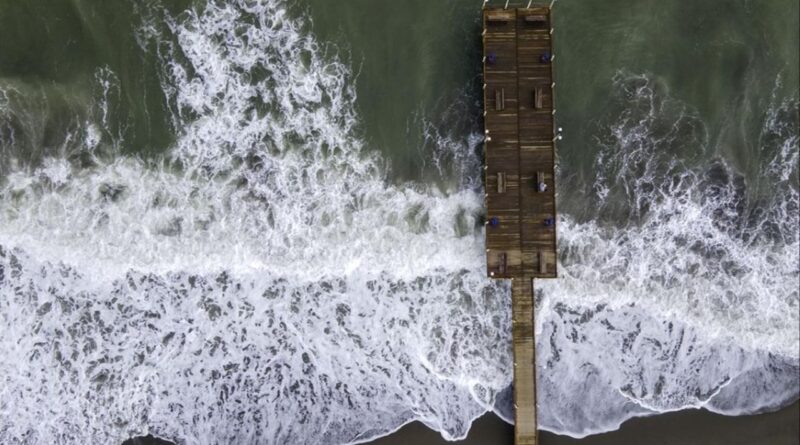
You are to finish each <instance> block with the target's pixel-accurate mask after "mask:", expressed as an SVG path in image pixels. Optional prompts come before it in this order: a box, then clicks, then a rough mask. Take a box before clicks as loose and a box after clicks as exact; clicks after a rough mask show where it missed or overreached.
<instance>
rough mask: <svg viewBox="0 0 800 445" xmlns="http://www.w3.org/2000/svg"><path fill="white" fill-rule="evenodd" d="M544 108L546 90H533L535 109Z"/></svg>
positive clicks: (537, 88) (539, 88) (538, 88)
mask: <svg viewBox="0 0 800 445" xmlns="http://www.w3.org/2000/svg"><path fill="white" fill-rule="evenodd" d="M543 107H544V89H543V88H542V87H536V88H534V89H533V108H535V109H537V110H541V109H542V108H543Z"/></svg>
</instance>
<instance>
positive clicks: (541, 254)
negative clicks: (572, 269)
mask: <svg viewBox="0 0 800 445" xmlns="http://www.w3.org/2000/svg"><path fill="white" fill-rule="evenodd" d="M538 257H539V274H541V275H544V274H546V273H547V263H546V262H545V260H544V252H542V251H541V250H540V251H539V254H538Z"/></svg>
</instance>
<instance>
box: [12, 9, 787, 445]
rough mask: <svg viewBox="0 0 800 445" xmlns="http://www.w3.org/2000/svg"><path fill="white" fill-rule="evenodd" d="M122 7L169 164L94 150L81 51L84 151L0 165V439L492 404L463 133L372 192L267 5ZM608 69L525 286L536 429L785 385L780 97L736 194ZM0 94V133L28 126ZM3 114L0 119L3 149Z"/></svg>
mask: <svg viewBox="0 0 800 445" xmlns="http://www.w3.org/2000/svg"><path fill="white" fill-rule="evenodd" d="M140 14H141V18H142V24H141V26H140V27H139V33H138V35H137V41H138V42H139V45H140V46H141V49H142V51H147V52H154V53H157V54H158V55H159V58H160V60H161V61H162V65H163V70H162V72H161V77H162V88H163V91H164V95H165V100H166V101H167V103H168V104H169V109H170V112H171V116H170V119H171V121H172V126H173V128H174V129H175V132H176V134H177V140H176V142H175V144H174V146H173V147H172V148H171V150H170V152H169V153H168V154H167V155H166V156H165V157H164V158H163V159H158V160H152V159H151V160H143V159H137V158H133V157H129V156H122V155H119V154H118V152H117V151H115V150H116V148H115V147H118V146H119V145H120V144H124V143H125V141H123V140H120V139H119V137H117V136H115V135H114V134H112V132H110V131H109V130H108V125H107V124H106V122H107V121H106V118H105V116H107V113H108V110H110V109H113V107H114V106H115V104H114V100H115V99H114V98H115V97H116V96H118V95H119V92H118V80H116V76H115V74H114V73H113V72H110V70H108V69H107V68H101V69H99V70H98V72H97V76H96V83H97V90H98V93H97V94H96V97H95V98H94V101H93V102H92V105H90V106H89V108H88V109H86V110H84V111H82V112H80V113H78V112H76V116H78V117H77V118H76V120H75V122H73V123H71V124H70V125H71V126H69V130H68V132H67V133H68V136H67V138H66V139H67V140H68V143H67V142H65V146H68V147H70V148H69V150H78V151H79V152H80V154H81V156H80V157H79V158H80V159H87V158H88V159H92V160H93V162H91V163H85V162H78V161H76V160H75V158H76V157H75V156H65V155H60V154H59V152H58V151H56V152H49V153H48V154H47V156H45V158H44V160H43V161H42V162H41V163H40V164H39V166H38V167H37V168H34V169H26V168H22V167H14V166H15V165H16V164H15V163H14V162H9V163H8V165H9V166H10V167H9V173H8V174H7V175H6V177H5V178H4V179H3V180H2V182H0V223H1V224H0V295H2V299H0V317H2V319H3V323H2V328H0V354H2V356H3V357H5V358H6V360H4V361H3V362H2V363H0V376H2V378H3V380H4V385H3V386H2V388H0V412H2V413H3V415H2V416H0V419H1V420H0V441H2V442H3V443H9V444H15V443H92V442H102V443H113V442H115V441H116V442H121V441H122V440H124V439H125V438H127V437H130V436H134V435H143V434H147V433H152V434H155V435H158V436H161V437H167V438H170V439H174V440H176V441H178V442H179V443H198V444H202V443H306V444H314V443H318V444H331V443H342V444H345V443H357V442H363V441H367V440H368V439H370V438H374V437H377V436H381V435H385V434H387V433H389V432H391V431H394V430H396V429H397V428H399V427H400V426H401V425H403V424H405V423H407V422H410V421H413V420H421V421H423V422H424V423H425V424H426V425H428V426H430V427H431V428H434V429H436V430H438V431H441V433H442V435H443V436H444V437H445V438H447V439H456V438H461V437H464V436H465V435H466V433H467V431H468V429H469V426H470V424H471V422H472V421H473V420H474V419H475V418H477V417H478V416H480V415H482V414H483V413H485V412H486V411H488V410H495V411H496V412H498V414H500V415H501V416H503V417H505V418H506V419H509V418H510V415H509V410H510V409H511V404H510V403H509V402H508V400H507V397H506V395H507V392H506V391H505V390H506V388H507V387H508V385H509V384H510V382H511V369H512V358H511V353H510V348H509V346H510V338H509V337H510V305H509V300H508V298H509V291H508V288H507V286H506V285H504V284H502V283H493V282H490V281H488V280H487V279H486V278H485V273H484V263H483V262H484V253H483V232H482V223H481V221H482V218H483V216H482V212H483V197H482V192H481V191H480V190H478V189H476V184H477V181H476V180H475V179H474V178H478V177H479V171H476V170H478V169H477V168H476V166H477V165H479V164H478V163H477V162H476V159H475V157H474V155H468V156H464V155H463V154H460V153H464V152H467V153H469V152H471V149H472V148H473V146H474V144H477V143H478V141H479V140H478V139H477V136H475V135H471V136H469V137H467V139H468V140H469V143H468V144H463V143H461V144H459V143H457V142H455V141H456V139H451V138H449V137H448V136H447V135H441V134H437V133H436V131H435V130H433V129H427V130H426V131H429V132H430V133H431V135H430V138H431V139H432V140H435V141H437V143H439V146H440V148H438V151H437V154H436V156H437V158H436V159H435V165H436V167H437V168H441V167H440V165H445V164H446V163H442V164H440V163H439V162H438V159H440V157H441V158H444V159H445V160H450V159H456V160H457V162H456V164H458V165H460V166H462V167H463V168H460V169H457V170H458V174H459V175H467V176H470V178H469V179H462V180H460V184H461V185H462V186H461V187H460V189H459V190H456V191H452V192H448V193H444V192H441V191H439V189H438V188H436V187H432V186H425V185H421V184H416V183H414V184H404V185H391V184H389V181H387V180H386V178H387V169H388V168H390V166H387V165H386V162H385V161H384V160H383V159H381V158H380V157H378V156H376V155H375V154H374V151H373V150H369V149H368V147H365V146H364V143H363V141H362V140H361V139H360V138H359V137H358V131H357V128H358V116H357V115H356V113H355V109H356V108H355V106H354V101H355V92H354V85H353V79H352V76H351V73H350V71H349V69H348V67H347V65H346V64H345V63H343V62H342V61H341V60H340V58H339V57H338V56H337V55H336V53H335V50H333V49H331V48H329V47H326V46H323V45H321V44H319V43H318V42H317V41H316V40H315V39H314V38H313V36H312V34H311V33H310V30H309V25H308V23H307V22H306V21H304V20H302V19H298V18H296V17H295V16H294V15H293V14H292V13H290V12H289V11H288V10H287V8H286V5H285V4H284V3H282V2H280V1H271V0H269V1H245V0H241V1H235V2H210V3H209V4H208V5H206V6H205V7H204V8H203V9H201V10H196V11H195V10H190V11H186V12H184V13H182V14H180V15H178V16H171V15H170V14H168V13H166V12H165V11H164V10H162V9H161V8H159V7H157V6H150V7H148V8H143V9H142V10H141V11H140ZM615 82H616V86H615V91H616V92H617V94H618V96H619V97H618V98H617V99H618V100H620V101H623V102H629V103H630V104H629V105H630V106H627V107H626V109H627V110H628V111H627V112H626V114H623V115H622V116H610V117H609V122H607V123H605V124H603V125H602V126H601V128H602V131H600V133H599V134H600V136H599V138H598V144H599V145H600V146H602V147H603V149H602V150H601V152H600V155H599V156H598V159H597V166H598V168H597V171H598V177H597V178H596V181H595V183H594V185H593V187H594V188H593V190H594V191H595V193H596V197H597V199H596V202H597V215H596V216H597V217H596V218H594V219H592V220H590V221H578V220H576V219H573V218H571V217H570V216H568V215H565V216H562V217H561V218H562V220H561V222H560V226H559V227H560V232H559V243H560V246H561V252H560V261H561V263H562V266H561V271H562V274H563V275H562V279H560V280H553V281H547V282H542V283H540V284H538V285H537V286H538V288H539V289H538V291H537V309H538V312H537V320H536V321H537V334H538V341H539V345H538V347H539V349H538V367H539V394H540V395H539V403H540V406H539V410H540V414H539V420H540V423H541V427H542V428H544V429H548V430H551V431H557V432H562V433H566V434H570V435H574V436H581V435H586V434H590V433H593V432H599V431H605V430H609V429H614V428H616V427H617V426H618V425H619V424H620V423H621V422H622V421H624V420H625V419H627V418H629V417H631V416H634V415H644V414H649V413H655V412H662V411H670V410H676V409H681V408H685V407H690V406H705V407H708V408H710V409H713V410H716V411H719V412H724V413H727V414H740V413H750V412H758V411H760V410H766V409H773V408H776V407H778V406H781V405H783V404H785V403H787V402H788V401H791V400H793V399H795V398H797V370H798V356H797V349H798V337H797V326H798V318H797V309H798V291H797V288H796V283H797V279H798V256H797V255H798V234H797V230H798V229H797V228H798V221H797V205H798V197H797V168H796V164H797V162H796V160H797V128H796V126H793V124H792V122H796V117H797V116H796V102H792V103H788V104H777V105H776V106H775V107H774V109H773V111H771V114H770V116H768V119H766V122H767V123H766V124H765V129H764V132H763V144H764V147H765V150H767V149H769V150H774V151H775V154H774V156H772V158H771V159H772V160H771V161H770V162H768V163H767V164H765V165H764V166H762V171H764V172H765V175H769V176H770V177H774V178H775V181H776V182H775V184H773V185H774V187H773V189H771V193H766V194H764V195H763V196H756V195H752V194H748V189H747V184H746V183H745V181H744V180H743V179H742V177H741V176H740V175H738V174H737V173H736V171H735V170H734V169H733V168H731V167H730V166H729V165H727V164H726V163H725V161H724V160H722V159H719V160H718V161H715V162H714V163H713V164H712V165H700V166H697V165H693V164H690V163H687V162H686V161H685V158H682V157H680V156H677V155H676V154H675V153H674V152H671V151H670V147H673V146H686V145H690V146H696V147H697V148H698V149H699V148H701V147H703V146H705V145H707V141H706V140H705V139H706V138H707V135H705V132H704V128H703V124H702V122H701V121H700V120H699V119H698V118H697V117H696V116H694V115H692V113H691V112H690V111H689V110H686V109H685V107H684V106H682V105H681V104H680V103H678V102H676V101H674V100H670V99H668V95H666V94H662V93H663V92H659V91H658V89H657V85H655V84H654V82H653V81H651V80H650V79H649V78H648V77H646V76H630V75H620V76H619V77H618V78H617V79H616V80H615ZM0 90H1V91H2V94H0V98H4V99H3V100H2V101H0V123H3V122H8V121H12V120H17V121H24V120H25V118H26V117H25V116H28V115H30V113H28V114H26V112H28V111H30V109H29V108H25V107H26V106H27V105H25V104H24V103H21V102H19V101H18V102H19V103H18V102H14V100H12V99H13V98H14V97H15V96H14V94H15V93H14V91H13V89H11V88H8V87H4V86H3V85H2V84H0ZM792 113H795V114H792ZM792 119H794V121H792ZM34 127H35V125H32V126H31V128H34ZM25 131H26V130H25V128H23V127H20V126H18V125H17V126H3V125H0V147H2V148H3V150H4V151H3V152H1V153H0V154H3V155H7V154H8V153H7V152H8V151H9V150H10V149H11V148H13V147H14V144H16V143H18V141H21V140H29V139H30V137H29V135H26V134H25ZM31 131H32V130H31ZM26 138H27V139H26ZM465 145H466V146H465ZM690 148H691V147H690ZM65 150H66V149H65ZM456 152H459V154H454V153H456ZM9 156H10V155H9ZM792 159H794V162H793V163H792V162H791V161H792ZM792 164H793V165H794V167H792ZM620 215H624V216H625V217H624V219H623V221H625V222H624V223H620ZM767 383H768V384H767Z"/></svg>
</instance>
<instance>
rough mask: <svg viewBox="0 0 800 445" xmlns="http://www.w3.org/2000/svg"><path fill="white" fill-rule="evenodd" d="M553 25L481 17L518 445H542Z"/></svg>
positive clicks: (497, 268)
mask: <svg viewBox="0 0 800 445" xmlns="http://www.w3.org/2000/svg"><path fill="white" fill-rule="evenodd" d="M550 23H551V20H550V10H549V8H546V7H534V8H529V9H515V10H514V9H512V10H505V9H500V8H487V9H485V10H484V13H483V24H484V33H483V48H484V67H483V79H484V116H485V118H484V123H485V126H486V142H485V144H484V150H485V162H486V169H485V183H486V209H487V218H497V221H496V222H497V224H491V225H490V224H487V226H486V250H487V251H486V261H487V274H488V275H489V276H491V277H493V278H504V279H511V280H512V296H511V300H512V301H511V303H512V317H513V328H512V329H513V332H512V334H513V352H514V400H515V408H516V409H515V422H516V426H515V442H516V443H517V444H535V443H537V428H536V375H535V374H536V367H535V349H534V346H535V339H534V323H533V310H534V309H533V278H534V277H555V276H556V275H557V262H556V258H557V255H556V228H555V224H553V225H550V226H548V225H545V224H544V221H545V220H550V219H552V220H553V221H555V218H556V206H555V186H556V184H555V181H554V179H552V178H554V177H555V176H554V173H555V146H554V137H553V136H554V134H553V133H554V132H553V124H554V122H553V106H554V100H553V90H552V85H553V72H552V63H550V60H551V57H549V55H551V54H552V35H551V32H550ZM545 55H547V56H545ZM540 183H544V184H545V187H540V186H539V184H540Z"/></svg>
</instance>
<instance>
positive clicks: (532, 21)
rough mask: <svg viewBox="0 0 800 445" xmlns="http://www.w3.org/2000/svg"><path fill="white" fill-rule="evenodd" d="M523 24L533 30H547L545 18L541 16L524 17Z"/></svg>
mask: <svg viewBox="0 0 800 445" xmlns="http://www.w3.org/2000/svg"><path fill="white" fill-rule="evenodd" d="M525 23H526V24H528V25H530V26H532V27H534V28H544V29H547V27H548V26H547V16H546V15H542V14H532V15H526V16H525Z"/></svg>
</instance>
